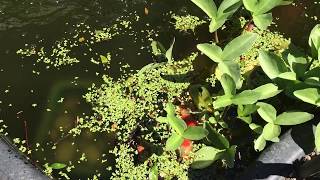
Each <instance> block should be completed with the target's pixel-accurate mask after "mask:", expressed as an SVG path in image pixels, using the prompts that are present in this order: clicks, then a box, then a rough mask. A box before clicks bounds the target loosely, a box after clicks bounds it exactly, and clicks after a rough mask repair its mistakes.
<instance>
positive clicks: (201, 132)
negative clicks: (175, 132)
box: [182, 126, 209, 141]
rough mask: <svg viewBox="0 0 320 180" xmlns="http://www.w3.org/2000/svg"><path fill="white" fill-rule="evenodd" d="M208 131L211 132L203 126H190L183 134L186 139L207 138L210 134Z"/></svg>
mask: <svg viewBox="0 0 320 180" xmlns="http://www.w3.org/2000/svg"><path fill="white" fill-rule="evenodd" d="M208 133H209V132H208V131H207V130H206V129H204V128H203V127H201V126H193V127H192V126H190V127H188V128H187V129H186V130H185V131H184V133H183V134H182V136H183V137H184V138H185V139H190V140H194V141H195V140H201V139H203V138H205V137H206V136H207V135H208Z"/></svg>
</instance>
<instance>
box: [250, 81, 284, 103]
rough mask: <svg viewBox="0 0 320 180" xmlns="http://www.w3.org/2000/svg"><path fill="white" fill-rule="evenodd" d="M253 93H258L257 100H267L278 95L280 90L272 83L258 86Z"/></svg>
mask: <svg viewBox="0 0 320 180" xmlns="http://www.w3.org/2000/svg"><path fill="white" fill-rule="evenodd" d="M253 91H255V92H257V93H259V95H260V98H259V100H263V99H269V98H271V97H274V96H276V95H277V94H279V93H280V92H281V90H279V89H278V86H276V85H274V84H272V83H268V84H265V85H262V86H259V87H257V88H255V89H253Z"/></svg>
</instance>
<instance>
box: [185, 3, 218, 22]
mask: <svg viewBox="0 0 320 180" xmlns="http://www.w3.org/2000/svg"><path fill="white" fill-rule="evenodd" d="M191 1H192V2H193V3H194V4H196V5H197V6H198V7H199V8H200V9H202V11H204V12H205V13H206V14H207V15H208V16H209V17H210V18H211V19H212V18H215V17H216V15H217V6H216V4H215V3H214V1H213V0H191Z"/></svg>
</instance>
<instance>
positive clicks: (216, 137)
mask: <svg viewBox="0 0 320 180" xmlns="http://www.w3.org/2000/svg"><path fill="white" fill-rule="evenodd" d="M205 128H206V129H207V130H208V132H209V133H208V135H207V137H206V139H207V140H208V141H209V142H210V143H211V145H212V146H213V147H215V148H217V149H227V148H229V147H230V144H229V141H228V139H227V138H226V137H224V136H223V135H222V134H220V133H219V132H218V131H216V130H215V129H214V128H213V127H212V126H211V125H210V124H209V123H205Z"/></svg>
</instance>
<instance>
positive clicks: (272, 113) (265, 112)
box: [257, 102, 277, 123]
mask: <svg viewBox="0 0 320 180" xmlns="http://www.w3.org/2000/svg"><path fill="white" fill-rule="evenodd" d="M257 106H259V109H258V114H259V115H260V116H261V117H262V119H264V120H265V121H267V122H269V123H273V122H274V121H275V120H276V118H277V110H276V109H275V108H274V107H273V106H272V105H270V104H267V103H263V102H259V103H257Z"/></svg>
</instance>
